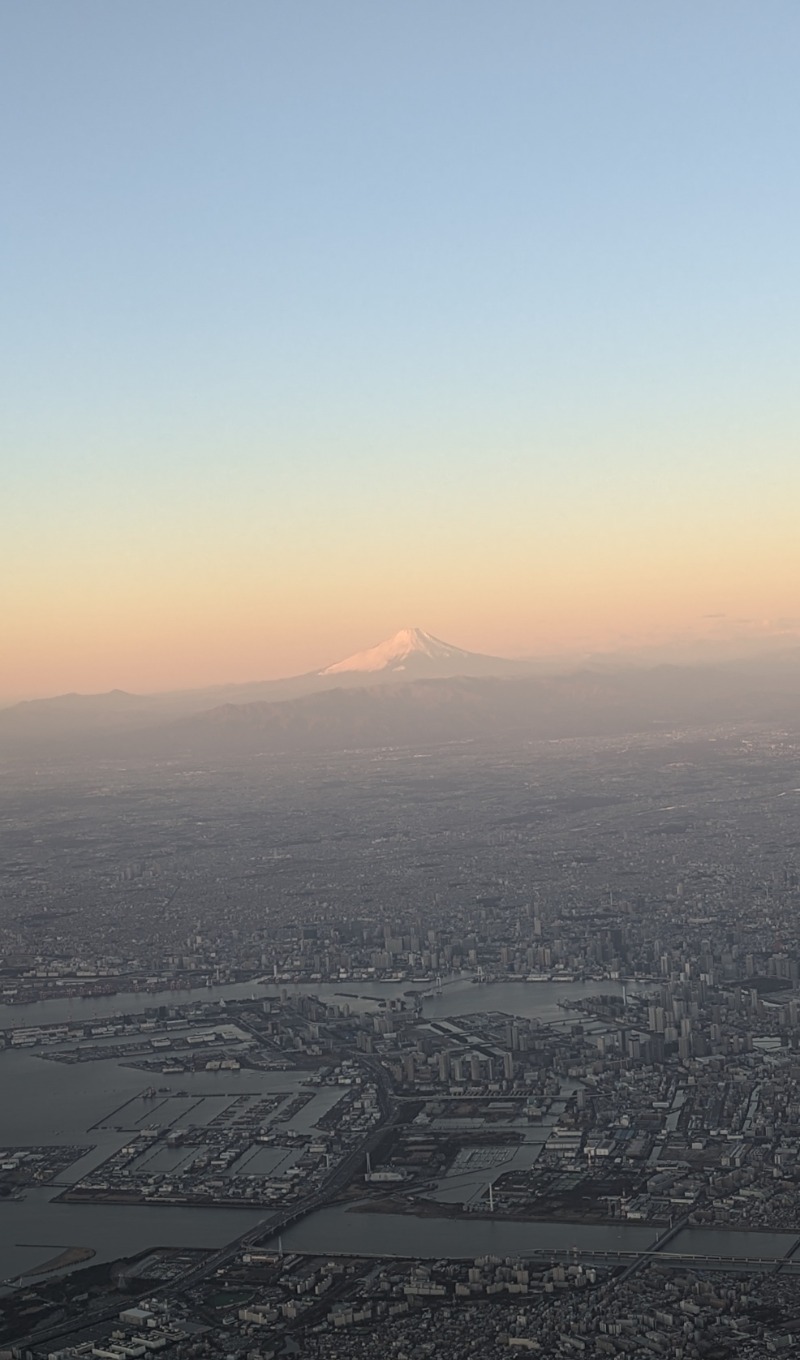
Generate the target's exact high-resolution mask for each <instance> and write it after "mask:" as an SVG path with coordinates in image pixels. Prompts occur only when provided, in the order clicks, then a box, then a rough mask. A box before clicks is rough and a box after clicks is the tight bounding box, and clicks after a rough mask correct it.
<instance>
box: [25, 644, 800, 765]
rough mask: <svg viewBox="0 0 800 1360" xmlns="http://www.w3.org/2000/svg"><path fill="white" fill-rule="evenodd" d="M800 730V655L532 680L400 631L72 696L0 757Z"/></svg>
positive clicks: (31, 715)
mask: <svg viewBox="0 0 800 1360" xmlns="http://www.w3.org/2000/svg"><path fill="white" fill-rule="evenodd" d="M722 722H780V723H785V724H787V725H790V726H792V728H793V729H795V730H796V729H797V728H798V727H800V648H797V647H793V648H787V649H786V650H785V651H783V652H774V653H771V654H769V655H765V656H761V657H749V658H747V659H745V660H741V661H738V662H725V663H724V664H716V665H706V666H668V665H657V666H653V667H649V668H645V667H632V666H628V667H622V666H619V667H618V668H616V669H613V668H611V667H610V666H609V665H608V663H607V662H606V663H605V664H604V665H603V666H602V667H600V668H598V669H596V670H592V669H583V670H579V671H574V672H573V673H571V674H568V675H541V674H539V675H535V674H532V673H530V670H529V669H528V668H527V667H526V665H525V663H522V662H517V661H509V660H506V659H504V658H502V657H491V656H483V655H481V654H479V653H476V652H469V651H465V650H464V649H462V648H460V647H454V646H451V645H450V644H449V643H446V642H442V641H440V640H439V639H438V638H435V637H432V636H431V634H429V633H426V632H424V631H423V630H422V629H420V628H403V629H401V630H400V631H399V632H398V633H395V634H394V636H392V637H390V638H388V639H387V640H386V641H384V642H382V643H379V644H378V645H377V646H374V647H371V648H368V649H367V650H366V651H363V652H358V653H356V654H355V655H354V656H350V657H347V658H346V659H345V660H344V661H339V662H336V663H334V664H333V665H331V666H327V667H325V668H324V669H323V670H321V671H314V672H310V673H309V674H306V675H301V676H295V677H292V678H289V679H286V680H275V681H263V682H257V683H253V684H245V685H227V686H217V687H214V688H211V689H198V690H185V691H175V692H171V693H165V694H151V695H136V694H128V693H126V692H125V691H122V690H112V691H111V692H110V693H107V694H98V695H80V694H67V695H61V696H59V697H57V698H53V699H40V700H32V701H29V702H27V703H21V704H16V705H14V706H13V707H10V708H7V709H4V710H2V711H0V752H4V753H8V754H18V755H24V754H31V755H37V756H39V755H41V754H44V753H46V752H48V751H51V752H54V753H59V752H61V753H76V752H82V753H86V754H89V753H98V754H99V753H105V754H114V753H119V754H134V753H136V752H140V753H141V754H143V755H158V754H163V755H172V754H179V753H181V752H185V753H193V752H196V753H198V754H204V755H207V756H209V757H217V756H219V757H224V756H227V755H237V754H244V753H247V752H254V751H261V750H263V751H267V752H268V751H278V750H282V751H291V750H314V749H325V750H331V749H337V748H339V749H341V748H346V747H356V746H367V747H370V746H371V747H375V746H385V745H401V744H402V745H408V744H429V743H433V742H439V741H454V740H476V739H491V738H498V737H504V738H505V737H509V736H513V735H517V736H519V737H521V738H529V739H535V738H551V737H565V736H590V735H603V734H613V733H623V732H635V731H642V730H652V729H655V728H659V727H664V726H669V725H707V724H709V723H722Z"/></svg>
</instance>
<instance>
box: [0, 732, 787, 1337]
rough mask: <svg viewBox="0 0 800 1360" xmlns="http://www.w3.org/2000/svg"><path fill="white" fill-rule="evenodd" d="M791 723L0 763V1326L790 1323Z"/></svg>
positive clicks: (507, 1330) (481, 1327)
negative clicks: (231, 757)
mask: <svg viewBox="0 0 800 1360" xmlns="http://www.w3.org/2000/svg"><path fill="white" fill-rule="evenodd" d="M798 755H800V748H799V747H798V744H797V741H796V738H794V737H793V736H792V735H791V734H790V733H787V732H781V731H778V730H773V729H766V728H756V727H749V728H747V729H730V728H719V729H714V730H711V731H709V730H704V731H689V730H685V731H671V732H669V733H663V734H657V733H654V734H651V735H650V736H646V737H643V738H636V739H618V740H610V739H605V740H595V741H588V740H587V741H577V740H576V741H564V742H550V743H535V744H534V743H530V744H522V745H516V746H515V745H511V744H507V745H506V746H505V747H503V748H494V749H492V748H488V747H487V748H482V747H480V746H478V745H475V744H469V745H466V744H457V745H451V746H444V747H439V748H429V749H425V750H419V751H413V750H407V751H401V750H389V751H384V752H375V751H374V750H372V751H362V752H350V753H345V754H343V755H342V756H339V757H328V758H325V759H322V758H320V757H312V756H309V757H308V758H307V760H306V762H305V763H303V762H297V761H294V762H293V763H292V765H291V766H289V764H288V763H287V765H286V766H285V767H283V768H282V767H280V765H276V764H275V763H274V762H271V763H270V764H269V765H267V764H266V762H264V761H263V760H258V759H256V758H254V759H253V761H252V762H250V763H249V764H245V765H244V767H241V768H239V769H236V770H233V769H230V768H228V769H226V768H224V767H221V766H209V767H205V768H203V767H192V766H187V765H181V764H180V763H179V762H172V763H170V764H168V765H164V766H161V767H159V768H158V769H155V768H154V767H152V766H146V765H144V764H143V765H142V766H140V767H137V766H136V765H135V764H129V765H124V766H123V765H120V764H117V765H114V764H113V763H112V762H109V763H108V765H107V766H106V767H104V768H103V769H102V770H98V769H97V768H96V767H88V766H87V768H86V769H85V770H83V769H81V768H76V767H75V765H74V764H72V765H58V764H57V763H50V764H49V765H47V766H46V767H44V768H43V770H42V771H41V772H40V777H39V779H38V781H37V783H36V785H35V791H33V786H30V785H27V786H26V787H25V788H24V789H23V783H24V780H25V779H26V775H25V771H24V770H23V769H22V767H21V766H20V767H17V766H15V764H14V762H13V761H9V762H8V765H7V770H6V774H7V778H6V780H5V785H4V794H3V798H4V801H5V804H6V806H5V808H4V814H5V817H6V825H7V827H8V836H7V839H6V847H5V858H4V861H3V865H2V872H3V897H2V921H0V928H1V929H2V936H1V937H0V939H1V940H2V969H3V971H2V1003H3V1005H2V1013H1V1014H0V1021H1V1022H2V1023H1V1028H2V1042H3V1044H4V1051H3V1052H2V1053H0V1066H1V1067H2V1069H4V1073H3V1075H4V1090H7V1091H8V1092H9V1096H10V1100H11V1102H12V1103H13V1102H14V1101H15V1100H16V1099H17V1098H19V1101H20V1104H21V1106H23V1105H25V1104H26V1098H25V1097H23V1096H22V1093H23V1092H30V1091H31V1090H32V1089H33V1086H32V1083H34V1084H35V1085H36V1088H37V1089H41V1091H42V1095H43V1099H42V1104H41V1107H40V1108H39V1107H36V1108H39V1113H38V1114H37V1112H36V1108H34V1110H33V1111H32V1112H31V1113H30V1115H27V1114H24V1115H22V1116H20V1117H19V1118H18V1120H17V1122H18V1123H19V1128H20V1136H19V1137H17V1138H16V1139H15V1138H12V1137H6V1138H5V1139H4V1144H3V1146H2V1147H0V1196H1V1197H2V1203H0V1214H6V1215H7V1216H8V1217H9V1226H10V1228H11V1232H10V1233H9V1234H6V1237H7V1240H8V1241H9V1242H11V1239H12V1238H13V1240H14V1241H16V1242H17V1243H18V1244H19V1245H18V1247H17V1248H14V1247H13V1246H9V1248H8V1249H7V1251H6V1254H5V1255H4V1256H3V1265H2V1269H3V1274H4V1276H5V1284H4V1289H3V1292H2V1295H0V1319H1V1321H0V1326H2V1332H0V1348H2V1347H4V1348H5V1349H4V1350H0V1353H2V1354H7V1355H9V1356H31V1357H37V1360H38V1357H44V1356H53V1357H56V1356H58V1357H68V1356H69V1357H71V1356H82V1355H98V1356H117V1357H122V1356H141V1355H147V1354H150V1353H151V1352H156V1351H159V1352H160V1351H163V1352H165V1353H166V1354H167V1355H170V1356H173V1355H174V1356H175V1357H176V1360H178V1357H189V1356H202V1355H212V1356H215V1355H231V1356H242V1357H250V1360H266V1358H267V1357H277V1356H283V1355H287V1356H288V1355H293V1354H294V1355H296V1354H298V1353H300V1354H302V1355H304V1356H309V1357H320V1360H322V1357H330V1360H333V1358H334V1357H342V1358H343V1357H350V1356H364V1357H369V1356H378V1355H379V1354H382V1353H384V1352H388V1353H390V1354H395V1355H397V1356H398V1358H401V1357H408V1358H409V1360H411V1357H422V1356H427V1355H435V1356H437V1357H445V1358H446V1360H447V1358H449V1357H450V1356H452V1357H456V1356H461V1355H463V1354H473V1353H474V1354H476V1355H479V1356H481V1357H483V1356H486V1357H494V1356H500V1355H508V1354H513V1353H515V1351H517V1352H519V1351H523V1352H524V1351H527V1350H530V1351H533V1352H534V1353H536V1352H539V1353H542V1354H546V1355H548V1356H562V1355H563V1356H574V1355H578V1354H585V1355H629V1356H645V1355H659V1354H660V1355H665V1356H680V1357H683V1356H686V1357H701V1356H702V1357H709V1360H714V1357H726V1356H733V1355H734V1354H735V1355H737V1356H738V1355H743V1356H746V1357H757V1356H763V1355H766V1354H770V1353H772V1352H773V1351H774V1352H776V1353H794V1349H795V1347H796V1346H797V1345H800V1340H797V1341H796V1340H795V1339H794V1338H795V1335H796V1333H797V1334H800V1281H799V1280H798V1277H797V1274H796V1272H797V1271H798V1269H799V1268H800V1256H798V1257H797V1259H795V1253H796V1249H797V1248H798V1246H799V1245H800V1218H798V1212H797V1207H796V1206H797V1197H798V1178H800V1164H798V1151H800V1003H799V1002H798V960H800V938H799V936H800V926H799V925H798V905H800V876H799V875H798V866H799V865H800V854H799V853H798V847H799V846H800V842H798V840H797V831H796V828H797V801H796V800H797V797H798V796H800V795H798V786H799V785H800V778H798V775H799V774H800V766H799V762H798ZM16 1093H19V1097H17V1095H16ZM45 1110H46V1114H45V1113H44V1111H45ZM56 1112H57V1116H56ZM37 1121H38V1122H37ZM10 1122H11V1123H12V1124H14V1120H11V1121H10ZM34 1123H36V1129H34V1128H33V1124H34ZM48 1130H50V1131H51V1133H50V1136H48ZM34 1133H35V1134H36V1136H35V1137H34V1136H33V1134H34ZM26 1214H35V1215H36V1218H35V1219H32V1220H30V1221H31V1222H35V1223H36V1225H37V1228H38V1229H39V1232H38V1233H37V1235H36V1236H35V1237H31V1235H30V1230H27V1231H26V1229H25V1226H24V1225H25V1223H26V1221H29V1220H26V1217H25V1215H26ZM13 1215H17V1217H13ZM87 1215H92V1217H91V1218H89V1217H87ZM97 1215H99V1216H100V1217H97ZM112 1220H113V1229H112V1230H111V1231H109V1224H111V1223H112ZM62 1223H63V1224H64V1225H65V1226H64V1227H61V1226H60V1225H61V1224H62ZM67 1224H68V1225H69V1226H66V1225H67ZM129 1224H130V1228H128V1225H129ZM28 1243H29V1244H30V1245H27V1244H28ZM39 1243H52V1244H58V1248H57V1249H56V1247H55V1245H54V1246H53V1247H52V1248H51V1247H47V1248H45V1247H44V1246H42V1247H39V1246H38V1245H37V1244H39Z"/></svg>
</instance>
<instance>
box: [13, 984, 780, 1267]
mask: <svg viewBox="0 0 800 1360" xmlns="http://www.w3.org/2000/svg"><path fill="white" fill-rule="evenodd" d="M277 990H281V988H280V986H279V985H278V987H277ZM286 990H288V991H289V992H290V993H291V992H292V991H293V990H296V989H294V988H291V987H289V988H286ZM302 990H305V991H310V992H313V993H315V994H317V995H319V996H320V997H323V998H324V999H326V1000H329V1001H336V1002H337V1003H338V1004H341V1005H345V1004H347V1005H350V1006H351V1007H352V1008H354V1009H355V1008H357V1007H360V1006H362V1005H367V1004H374V1003H375V1001H376V1000H378V999H380V1000H389V999H391V998H392V997H396V996H399V995H402V993H404V992H406V991H408V990H409V984H408V983H403V984H392V985H389V986H387V985H384V984H379V983H362V982H359V983H341V984H325V985H320V984H316V985H309V986H307V987H304V988H303V989H302ZM619 990H620V988H619V985H618V984H614V983H610V982H603V983H558V982H542V983H527V984H526V983H522V982H503V983H489V984H486V985H475V984H473V983H472V982H471V981H470V979H468V978H459V979H457V980H456V981H455V982H453V983H452V984H450V985H446V986H445V987H444V988H443V990H442V992H441V994H440V995H437V996H434V997H429V998H426V999H425V1000H424V1001H423V1003H422V1005H423V1013H424V1014H425V1015H426V1016H427V1017H429V1018H432V1019H433V1018H443V1017H446V1016H458V1015H467V1014H470V1013H473V1012H478V1011H502V1012H505V1013H508V1014H512V1015H521V1016H528V1017H531V1018H538V1019H539V1020H541V1021H542V1022H546V1023H563V1022H565V1021H567V1020H568V1019H569V1013H568V1012H565V1011H564V1009H563V1008H562V1007H561V1006H559V1002H561V1001H564V1000H573V1001H574V1000H577V999H578V998H580V997H584V996H590V995H596V994H597V993H598V992H612V991H619ZM275 993H276V986H275V985H274V984H272V983H270V984H269V985H259V984H256V983H252V982H248V983H240V984H235V985H229V986H223V987H218V988H207V987H201V988H195V989H193V990H190V991H184V992H175V991H168V992H165V993H155V994H150V993H142V992H136V993H129V994H119V995H117V996H113V997H92V998H87V999H81V998H77V999H72V998H59V999H58V1000H53V1001H45V1002H39V1003H36V1004H34V1005H29V1006H2V1007H0V1028H3V1027H10V1026H32V1025H43V1024H50V1023H64V1022H67V1023H68V1022H70V1021H74V1022H76V1023H83V1022H85V1021H87V1020H91V1019H94V1018H96V1019H98V1020H102V1019H103V1018H106V1017H108V1016H110V1015H115V1014H141V1013H142V1012H144V1011H145V1010H147V1009H150V1008H152V1007H155V1006H159V1005H176V1004H177V1005H182V1004H184V1005H185V1004H187V1003H188V1002H191V1001H218V1000H221V999H239V998H248V997H251V996H253V995H257V996H269V995H275ZM344 993H351V995H344ZM352 994H355V995H352ZM573 1018H574V1013H573ZM304 1076H305V1074H304V1073H301V1072H275V1073H255V1072H252V1071H247V1070H243V1071H240V1072H234V1073H231V1072H227V1073H225V1072H203V1073H196V1074H192V1073H186V1072H182V1073H180V1074H178V1075H175V1076H166V1075H165V1076H160V1077H159V1085H164V1086H170V1087H171V1089H172V1090H173V1092H177V1091H178V1090H180V1091H185V1092H188V1094H189V1095H190V1096H198V1097H199V1096H200V1095H206V1096H209V1097H214V1096H215V1094H218V1095H219V1096H220V1097H222V1096H224V1095H228V1094H230V1093H234V1094H238V1093H241V1092H244V1091H253V1092H268V1091H292V1090H295V1089H297V1088H298V1087H299V1086H300V1084H301V1082H302V1080H303V1078H304ZM146 1084H147V1083H146V1080H145V1077H144V1074H143V1073H142V1072H141V1071H139V1070H137V1069H135V1068H132V1067H126V1066H124V1065H123V1064H122V1063H120V1062H118V1061H117V1060H115V1059H113V1058H109V1059H106V1060H101V1061H98V1062H91V1063H79V1064H74V1065H64V1064H61V1063H56V1062H50V1061H47V1060H45V1059H43V1058H41V1057H39V1056H36V1054H35V1053H34V1052H32V1051H31V1050H22V1051H20V1050H10V1049H7V1050H5V1051H4V1052H2V1053H0V1094H1V1095H2V1102H1V1103H0V1145H2V1146H3V1147H19V1148H22V1147H25V1146H32V1145H66V1144H70V1145H71V1144H80V1145H83V1146H89V1145H93V1147H92V1150H91V1151H89V1152H87V1153H86V1154H85V1156H83V1157H82V1158H81V1160H80V1161H78V1162H76V1163H75V1164H73V1165H72V1166H71V1167H69V1168H68V1169H67V1170H66V1171H65V1172H63V1173H61V1174H60V1175H59V1178H58V1182H57V1184H55V1185H46V1186H42V1187H40V1188H37V1189H33V1190H28V1191H26V1192H24V1197H23V1198H21V1199H10V1200H0V1280H10V1279H13V1278H16V1277H17V1276H19V1275H20V1273H21V1272H30V1271H32V1270H35V1269H36V1268H37V1267H38V1266H40V1265H41V1264H42V1263H44V1262H45V1261H48V1260H50V1259H51V1258H53V1257H55V1256H57V1255H59V1253H60V1252H61V1251H63V1250H64V1249H66V1248H68V1247H87V1248H91V1249H92V1250H93V1251H94V1252H95V1256H94V1258H93V1259H94V1261H95V1262H98V1261H108V1260H115V1259H117V1258H119V1257H122V1256H131V1255H134V1254H136V1253H138V1252H141V1251H144V1250H146V1249H147V1248H150V1247H167V1246H174V1247H189V1246H200V1247H206V1246H207V1247H213V1246H218V1245H221V1244H223V1243H224V1242H226V1241H229V1240H231V1239H232V1238H234V1237H236V1236H238V1235H239V1234H240V1233H243V1232H245V1231H246V1230H247V1229H248V1228H249V1227H251V1226H254V1225H255V1224H257V1223H259V1222H261V1221H262V1220H263V1218H264V1213H263V1211H262V1210H260V1209H259V1210H249V1209H244V1208H243V1209H238V1208H237V1209H214V1208H212V1209H209V1208H200V1207H197V1208H195V1207H191V1208H177V1207H172V1206H159V1205H136V1206H120V1205H102V1204H85V1205H84V1204H64V1203H58V1202H55V1201H56V1197H57V1195H58V1194H60V1193H61V1191H62V1189H63V1188H64V1186H65V1185H68V1184H72V1183H74V1182H75V1181H76V1180H78V1179H80V1177H81V1176H83V1175H84V1174H85V1173H86V1172H87V1171H89V1170H90V1169H91V1168H92V1167H94V1166H97V1165H99V1164H100V1163H101V1162H103V1161H105V1159H106V1158H107V1157H108V1156H109V1155H110V1154H111V1153H112V1152H114V1151H115V1150H116V1149H117V1148H119V1147H121V1146H122V1145H123V1144H124V1143H125V1142H126V1140H127V1138H128V1137H129V1134H128V1133H126V1132H124V1131H121V1130H119V1129H117V1128H115V1127H114V1120H113V1118H110V1117H109V1116H111V1115H113V1113H114V1111H115V1110H117V1109H119V1107H121V1106H123V1105H124V1104H125V1103H126V1102H127V1101H130V1100H132V1099H134V1098H135V1097H136V1096H137V1095H138V1094H139V1093H140V1092H141V1091H142V1089H143V1087H144V1086H145V1085H146ZM321 1094H322V1093H320V1095H321ZM541 1133H542V1131H537V1132H535V1133H532V1135H531V1138H530V1141H529V1142H527V1141H526V1143H525V1144H524V1145H523V1147H522V1148H521V1149H520V1152H519V1153H518V1154H517V1155H518V1156H520V1157H521V1158H526V1159H530V1160H534V1159H535V1157H536V1156H537V1155H538V1152H539V1148H540V1145H541ZM520 1164H521V1163H520ZM502 1169H506V1168H500V1167H498V1168H497V1173H498V1174H499V1172H500V1170H502ZM462 1171H463V1174H462V1172H460V1173H459V1174H460V1175H461V1179H459V1174H457V1175H456V1176H455V1177H454V1178H453V1181H452V1184H451V1185H450V1186H449V1187H448V1186H447V1184H446V1181H443V1182H441V1185H440V1193H439V1195H438V1197H439V1198H440V1199H442V1200H444V1201H447V1200H453V1201H464V1200H469V1199H474V1197H475V1194H476V1191H477V1189H478V1188H479V1187H480V1186H481V1185H483V1186H485V1184H486V1181H487V1178H491V1176H492V1175H493V1174H494V1173H493V1172H492V1170H491V1168H489V1169H488V1177H487V1168H484V1167H478V1168H472V1169H470V1167H469V1166H468V1165H466V1164H465V1166H464V1167H463V1169H462ZM654 1236H655V1233H654V1230H653V1229H652V1228H649V1227H644V1226H638V1225H632V1224H626V1225H619V1226H613V1227H603V1226H598V1225H591V1226H578V1225H569V1224H564V1223H522V1222H509V1221H488V1220H486V1219H482V1218H478V1217H475V1218H468V1219H466V1220H463V1219H461V1220H452V1219H447V1218H427V1217H426V1218H422V1217H416V1216H413V1215H400V1214H388V1215H383V1214H374V1213H359V1212H355V1213H354V1212H347V1211H345V1210H343V1209H341V1208H330V1209H324V1210H321V1211H320V1212H319V1213H316V1214H313V1215H311V1216H310V1217H309V1218H307V1219H305V1220H303V1221H301V1222H300V1223H298V1224H296V1225H294V1226H293V1227H292V1228H290V1229H289V1230H288V1231H287V1232H286V1233H285V1234H284V1237H283V1245H284V1248H285V1249H292V1250H297V1251H312V1252H316V1251H319V1252H324V1253H334V1252H345V1253H353V1254H364V1255H372V1254H377V1255H401V1256H426V1257H431V1256H435V1257H447V1256H454V1257H456V1256H457V1257H464V1256H468V1257H473V1256H480V1255H484V1254H487V1253H489V1254H496V1255H500V1256H508V1255H513V1256H517V1255H522V1256H525V1255H531V1254H535V1253H538V1252H542V1251H544V1252H548V1251H551V1250H559V1251H564V1250H569V1249H571V1248H572V1247H573V1246H578V1247H580V1248H581V1249H582V1250H597V1251H598V1252H604V1251H636V1250H641V1249H643V1248H644V1247H647V1246H648V1245H649V1244H650V1243H651V1242H652V1241H653V1238H654ZM755 1236H757V1237H758V1239H759V1240H758V1242H757V1243H756V1241H755ZM795 1241H796V1235H794V1234H787V1233H768V1234H765V1233H760V1234H757V1235H753V1234H747V1233H742V1232H735V1231H734V1232H720V1231H717V1230H705V1229H693V1230H691V1233H690V1234H688V1235H684V1236H683V1238H682V1239H681V1246H682V1247H683V1245H684V1243H685V1248H686V1250H687V1251H689V1252H692V1253H694V1252H697V1253H698V1254H701V1255H702V1254H714V1253H716V1254H724V1255H727V1256H735V1255H739V1256H741V1257H746V1256H752V1255H759V1256H772V1257H775V1258H777V1257H782V1256H784V1255H785V1254H786V1253H787V1252H788V1250H789V1249H790V1247H791V1246H793V1244H794V1243H795ZM756 1247H757V1250H755V1248H756Z"/></svg>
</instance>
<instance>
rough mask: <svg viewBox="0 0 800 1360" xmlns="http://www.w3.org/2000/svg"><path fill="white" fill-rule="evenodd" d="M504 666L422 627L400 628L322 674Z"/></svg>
mask: <svg viewBox="0 0 800 1360" xmlns="http://www.w3.org/2000/svg"><path fill="white" fill-rule="evenodd" d="M487 663H489V664H493V665H494V664H496V665H499V666H502V665H503V662H502V661H500V660H499V658H493V657H483V656H480V655H479V654H478V653H476V652H467V651H464V650H463V649H462V648H461V647H451V646H450V644H449V643H447V642H442V641H441V639H440V638H436V637H433V635H432V634H431V633H426V632H425V631H424V629H422V628H401V629H400V631H399V632H397V633H395V634H394V636H393V637H390V638H387V639H386V640H385V642H379V643H378V644H377V646H375V647H369V648H368V649H367V650H366V651H364V652H356V653H355V654H354V655H353V656H348V657H346V658H345V660H344V661H337V662H336V663H335V665H333V666H327V667H326V668H325V670H323V671H320V672H319V673H320V675H341V674H344V673H345V672H351V671H364V672H375V671H384V672H393V673H394V672H398V671H399V672H408V673H409V674H417V675H419V674H428V675H433V674H437V675H440V674H447V675H464V674H470V673H474V671H475V668H476V665H479V667H480V669H481V671H482V672H483V671H485V667H486V664H487Z"/></svg>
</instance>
